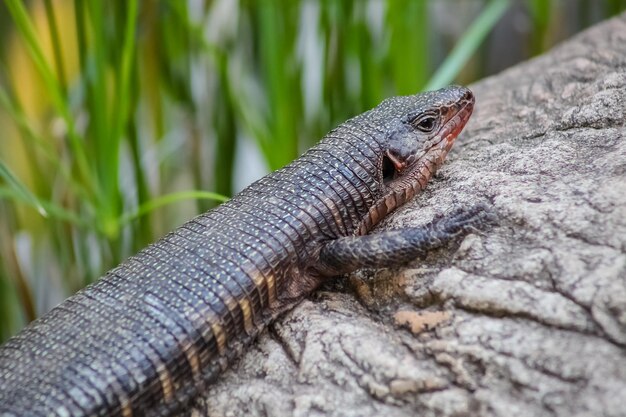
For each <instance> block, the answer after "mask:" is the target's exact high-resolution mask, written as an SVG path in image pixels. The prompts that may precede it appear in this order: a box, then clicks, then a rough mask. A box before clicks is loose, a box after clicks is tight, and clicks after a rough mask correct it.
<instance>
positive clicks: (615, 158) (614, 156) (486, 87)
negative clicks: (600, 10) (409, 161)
mask: <svg viewBox="0 0 626 417" xmlns="http://www.w3.org/2000/svg"><path fill="white" fill-rule="evenodd" d="M472 89H473V90H474V92H475V94H476V98H477V107H476V110H475V114H474V116H473V118H472V119H471V121H470V123H469V125H468V127H467V129H466V131H465V132H464V134H463V135H462V137H461V139H460V140H459V141H458V143H457V144H456V145H455V148H454V149H453V152H452V153H451V154H450V156H449V157H448V162H447V163H446V164H445V165H444V167H443V168H442V169H441V171H440V173H439V174H438V176H437V178H435V179H434V180H432V181H431V184H430V186H429V187H428V189H427V190H426V191H425V192H424V193H422V194H421V195H420V196H418V197H417V198H416V199H415V200H414V201H412V202H411V203H410V204H408V205H407V206H406V207H404V208H402V209H401V210H399V211H398V212H397V213H395V214H394V215H393V216H391V217H390V218H389V219H388V220H386V221H385V222H384V223H383V224H382V225H381V226H380V227H379V229H392V228H400V227H404V226H409V225H418V224H422V223H425V222H427V221H429V220H430V219H432V218H433V216H434V215H435V214H441V213H446V212H451V211H453V210H454V209H455V208H458V207H463V206H467V207H471V206H474V205H476V204H480V203H486V204H488V205H490V206H491V207H493V210H494V211H495V212H496V214H497V217H498V219H499V221H498V224H497V225H496V226H494V227H491V228H489V229H487V230H485V231H482V232H476V233H472V234H470V235H468V236H466V237H465V238H464V239H462V241H460V242H459V241H457V242H455V243H454V244H451V245H449V246H447V247H445V248H442V249H440V250H437V251H434V252H432V253H430V254H428V256H426V258H425V259H419V260H416V261H415V262H414V263H412V264H411V265H408V266H407V267H406V268H404V269H402V270H394V271H388V270H387V271H384V270H383V271H360V272H358V273H356V274H354V275H353V276H352V277H350V279H349V280H348V281H346V280H342V281H341V282H339V283H337V284H335V285H334V286H333V285H330V286H328V287H326V288H325V289H323V290H321V291H319V292H317V293H316V294H315V295H314V296H312V297H311V298H310V299H309V300H307V301H305V302H303V303H302V304H301V305H300V306H298V307H297V308H296V309H295V310H293V311H292V312H290V313H288V314H287V315H286V316H284V317H283V318H282V319H281V320H279V321H278V322H276V323H275V324H273V325H272V326H271V327H270V328H269V329H268V331H266V332H264V333H263V334H262V336H261V337H260V338H259V340H258V341H257V342H256V343H255V344H254V345H253V346H252V347H251V349H250V350H249V351H248V353H246V354H245V355H244V356H243V357H242V358H241V360H240V361H239V362H238V363H236V364H235V366H233V368H232V369H231V370H229V371H228V372H226V373H225V374H224V375H223V377H222V379H221V380H220V382H219V383H217V384H216V385H215V386H213V387H212V389H211V390H210V391H209V392H208V393H207V394H206V396H205V398H204V399H203V400H201V401H200V402H199V405H198V414H200V415H209V416H240V415H247V416H268V415H269V416H364V415H371V416H374V415H385V416H415V415H421V416H453V415H485V416H537V415H557V416H586V415H604V416H624V415H626V402H625V401H626V400H625V399H626V138H625V136H626V127H625V120H626V15H622V16H621V17H619V18H616V19H613V20H609V21H607V22H604V23H603V24H601V25H598V26H596V27H594V28H592V29H590V30H588V31H586V32H584V33H583V34H581V35H579V36H577V37H575V38H573V39H572V40H570V41H568V42H566V43H565V44H563V45H562V46H560V47H557V48H556V49H554V50H553V51H551V52H550V53H548V54H546V55H544V56H541V57H539V58H536V59H534V60H531V61H529V62H526V63H523V64H521V65H518V66H516V67H514V68H512V69H510V70H507V71H505V72H503V73H502V74H499V75H497V76H494V77H490V78H488V79H485V80H483V81H481V82H479V83H477V84H475V85H474V86H472ZM346 282H349V283H350V285H345V283H346ZM398 314H400V316H399V317H400V318H398ZM433 314H434V315H433ZM425 318H426V319H425ZM444 318H445V319H444ZM412 320H413V321H412ZM416 320H417V321H416ZM420 320H422V321H423V320H430V321H432V323H430V324H429V323H426V325H424V327H423V328H422V327H421V325H420V323H421V322H420ZM413 325H415V326H417V327H416V328H415V329H416V331H413V332H411V328H412V326H413ZM200 410H203V411H200ZM207 410H208V411H207Z"/></svg>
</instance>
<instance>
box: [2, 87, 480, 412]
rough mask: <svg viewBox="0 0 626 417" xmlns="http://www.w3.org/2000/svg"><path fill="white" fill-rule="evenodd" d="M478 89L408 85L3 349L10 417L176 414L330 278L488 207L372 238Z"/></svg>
mask: <svg viewBox="0 0 626 417" xmlns="http://www.w3.org/2000/svg"><path fill="white" fill-rule="evenodd" d="M473 104H474V98H473V96H472V93H471V92H470V91H469V90H468V89H466V88H463V87H449V88H446V89H442V90H438V91H435V92H429V93H424V94H419V95H414V96H407V97H395V98H390V99H387V100H385V101H384V102H382V103H381V104H380V105H379V106H378V107H376V108H374V109H372V110H370V111H368V112H366V113H363V114H362V115H359V116H357V117H355V118H353V119H351V120H349V121H347V122H345V123H344V124H342V125H340V126H339V127H337V128H336V129H334V130H332V131H331V132H330V133H328V134H327V135H326V136H325V137H324V139H323V140H322V141H321V142H320V143H319V144H318V145H317V146H315V147H314V148H312V149H311V150H309V151H308V152H306V153H305V154H304V155H303V156H301V157H300V158H298V159H297V160H295V161H294V162H293V163H291V164H289V165H287V166H286V167H284V168H282V169H280V170H278V171H276V172H274V173H272V174H270V175H268V176H266V177H264V178H262V179H260V180H259V181H257V182H255V183H254V184H252V185H251V186H250V187H248V188H246V189H245V190H244V191H242V192H241V193H240V194H238V195H237V196H235V197H234V198H233V199H232V200H230V201H228V202H227V203H225V204H223V205H221V206H219V207H217V208H216V209H214V210H212V211H209V212H207V213H205V214H203V215H201V216H199V217H196V218H195V219H193V220H191V221H189V222H187V223H185V224H184V225H183V226H181V227H180V228H178V229H176V230H175V231H173V232H171V233H170V234H168V235H167V236H165V237H163V238H162V239H161V240H159V241H158V242H156V243H154V244H152V245H150V246H149V247H147V248H146V249H144V250H142V251H141V252H139V253H138V254H137V255H136V256H134V257H131V258H130V259H128V260H127V261H126V262H124V263H123V264H122V265H120V266H118V267H117V268H115V269H113V270H111V271H109V272H108V273H107V274H105V275H104V276H103V277H102V278H101V279H100V280H98V281H97V282H96V283H95V284H93V285H91V286H89V287H87V288H85V289H84V290H82V291H80V292H79V293H77V294H76V295H74V296H72V297H70V298H69V299H67V300H66V301H64V302H63V303H62V304H60V305H59V306H58V307H56V308H55V309H53V310H52V311H51V312H50V313H48V314H47V315H45V316H44V317H42V318H40V319H39V320H36V321H35V322H33V323H32V324H30V325H29V326H28V327H27V328H25V329H24V330H23V331H22V332H21V333H19V334H18V335H17V336H15V337H13V338H12V339H10V340H9V341H8V342H7V343H6V344H4V345H3V346H2V347H1V348H0V417H8V416H50V415H54V416H92V415H98V416H105V415H106V416H125V417H128V416H168V415H177V414H178V413H180V412H181V411H182V410H184V409H186V408H188V407H189V405H190V403H191V401H192V400H193V398H194V397H195V396H196V395H197V394H198V393H199V392H201V391H202V390H204V389H205V387H206V386H207V385H208V384H210V383H212V382H213V381H214V380H215V379H216V378H217V376H218V375H219V373H220V372H221V371H222V370H223V369H225V367H226V366H227V365H228V363H229V362H230V361H232V359H233V358H235V357H236V356H237V355H238V354H239V353H240V352H241V350H242V349H243V348H244V347H245V346H246V345H247V344H248V343H250V342H251V341H252V340H253V339H254V338H255V337H256V335H257V334H258V333H259V332H260V331H261V330H262V329H263V328H264V327H265V326H266V325H267V324H268V323H269V322H270V321H271V320H273V319H274V318H275V317H276V316H277V315H279V314H280V313H282V312H283V311H285V310H287V309H289V308H290V307H292V306H293V305H295V304H296V303H297V302H299V301H300V300H302V298H303V297H305V296H306V295H307V294H309V293H310V292H311V291H313V290H314V289H315V288H316V287H317V286H319V284H320V283H321V282H323V281H324V280H325V279H328V278H329V277H332V276H336V275H339V274H342V273H345V272H349V271H352V270H355V269H357V268H359V267H363V266H370V267H372V266H373V267H378V266H393V265H398V264H400V263H403V262H406V261H409V260H411V259H413V258H415V256H417V255H418V254H420V253H422V252H423V251H424V250H427V249H428V248H430V247H434V246H437V245H438V244H440V243H441V242H443V241H445V240H447V239H449V238H450V237H451V236H453V235H455V234H458V233H460V232H462V231H463V230H464V229H465V228H467V226H468V225H470V224H471V223H472V222H473V221H474V220H475V219H476V218H477V217H479V216H477V214H478V212H475V211H470V212H468V213H457V214H455V215H454V216H452V217H451V218H450V219H448V220H446V219H440V220H438V221H437V222H435V223H433V224H432V225H430V226H427V227H425V228H419V229H406V230H401V231H392V232H385V233H382V234H377V235H367V233H368V232H369V231H370V230H371V228H372V227H373V226H374V225H376V223H378V222H379V221H380V220H381V219H382V218H384V217H385V216H386V215H388V214H389V213H391V212H392V211H393V210H395V209H396V208H397V207H398V206H400V205H402V204H404V203H405V202H406V201H408V200H409V199H410V198H412V197H413V196H414V195H415V194H417V193H418V192H419V191H420V190H422V189H423V188H424V187H425V186H426V183H427V181H428V179H429V178H430V177H431V175H432V174H433V173H434V172H435V171H436V169H437V168H438V167H439V166H440V165H441V163H442V162H443V160H444V158H445V157H446V155H447V153H448V151H449V150H450V147H451V146H452V143H453V142H454V139H455V138H456V136H457V135H458V133H459V132H460V131H461V129H462V128H463V126H464V125H465V123H466V121H467V119H468V118H469V116H470V114H471V112H472V108H473Z"/></svg>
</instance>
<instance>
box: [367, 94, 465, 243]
mask: <svg viewBox="0 0 626 417" xmlns="http://www.w3.org/2000/svg"><path fill="white" fill-rule="evenodd" d="M473 109H474V99H473V97H471V99H468V100H467V101H465V102H464V103H462V104H460V105H459V106H458V109H457V111H456V112H455V113H454V114H453V115H452V116H451V117H450V118H449V119H448V120H447V121H446V123H445V124H444V125H443V126H442V127H441V129H440V131H439V132H438V134H437V135H436V136H435V137H434V138H433V140H432V141H431V143H430V144H429V145H430V146H429V147H428V148H427V149H426V150H425V151H423V152H422V153H421V154H420V155H419V156H417V157H416V158H415V159H414V160H413V161H410V162H409V161H407V162H408V163H407V162H404V163H401V162H399V161H396V160H395V159H393V158H391V157H390V156H389V155H387V157H388V158H390V159H391V161H392V163H393V164H394V166H395V167H396V169H397V168H401V170H402V171H405V172H403V175H402V178H401V179H400V178H399V179H397V180H395V181H394V182H393V183H392V184H389V187H388V190H387V192H385V194H384V195H383V196H382V197H381V198H380V199H378V201H376V202H375V203H374V204H373V205H372V207H371V208H370V210H369V212H368V213H367V215H365V217H364V218H363V220H362V221H361V223H360V224H359V226H357V228H356V230H355V235H366V234H367V233H368V232H369V231H370V230H371V229H372V228H373V227H374V226H376V224H378V223H379V222H380V221H381V220H382V219H383V218H385V216H387V215H388V214H389V213H391V212H392V211H394V210H396V209H397V208H398V207H400V206H402V205H403V204H404V203H406V202H407V201H409V200H410V199H411V198H413V197H414V196H415V195H416V194H418V193H419V192H420V191H422V190H423V189H424V188H425V187H426V184H427V183H428V180H429V179H430V178H431V177H432V176H433V174H434V173H435V172H436V171H437V169H438V168H439V167H440V166H441V165H442V164H443V161H444V160H445V158H446V156H447V155H448V152H449V151H450V149H451V148H452V145H453V144H454V142H455V140H456V138H457V137H458V135H459V134H460V133H461V131H462V130H463V128H464V127H465V124H466V123H467V121H468V120H469V118H470V116H471V115H472V111H473ZM412 159H413V158H412Z"/></svg>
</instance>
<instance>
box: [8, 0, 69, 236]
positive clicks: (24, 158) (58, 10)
mask: <svg viewBox="0 0 626 417" xmlns="http://www.w3.org/2000/svg"><path fill="white" fill-rule="evenodd" d="M53 8H54V9H53V13H54V17H55V21H56V26H57V27H56V29H57V33H58V37H59V42H60V45H61V48H60V49H61V50H60V53H61V59H62V63H63V71H64V74H63V75H62V76H60V75H61V74H59V67H58V65H57V62H56V60H55V55H54V50H53V42H52V35H51V28H50V25H49V24H48V17H47V15H46V9H45V3H44V2H43V1H35V2H31V3H30V9H29V15H30V17H31V19H32V23H33V25H34V28H35V31H36V35H37V37H38V43H39V45H40V47H41V50H42V52H43V55H44V57H45V60H46V62H47V64H48V66H49V67H50V68H51V70H52V73H53V74H54V76H55V78H56V79H57V80H60V79H65V80H68V81H69V82H70V83H71V80H73V79H75V76H76V74H77V72H78V70H79V60H78V54H77V51H78V49H77V41H76V40H77V37H76V20H75V16H74V7H73V2H72V1H71V0H55V1H54V2H53ZM7 45H8V47H7V59H6V70H7V82H8V84H9V85H10V86H12V90H13V91H11V94H13V96H14V97H15V101H16V103H17V104H18V106H20V107H21V111H22V112H23V116H24V120H25V121H27V123H28V124H29V125H30V127H31V128H32V129H33V130H34V131H35V132H36V133H37V136H38V137H40V138H42V139H44V140H46V141H50V145H51V146H50V148H51V149H55V150H56V149H58V146H55V144H54V143H52V140H53V138H54V136H55V135H54V134H53V132H54V131H55V124H56V126H57V129H56V130H57V131H58V126H59V124H60V119H59V118H58V117H57V116H55V112H53V111H52V105H53V103H52V101H51V99H50V95H49V94H48V93H47V90H46V87H45V84H44V80H43V78H42V77H41V75H40V73H39V71H38V69H37V66H36V65H35V63H34V62H33V59H32V58H31V56H30V54H29V51H28V46H27V44H26V43H25V42H24V40H23V38H22V36H21V34H20V33H19V32H18V31H17V28H15V27H13V30H12V32H11V33H10V35H9V39H8V41H7ZM2 87H3V88H7V87H8V86H2ZM0 120H1V124H0V137H2V141H0V154H2V155H6V156H9V157H8V158H4V162H5V163H6V164H7V165H9V166H10V168H11V169H12V170H13V172H14V173H15V174H16V176H17V177H18V178H20V179H21V181H23V182H24V183H25V185H26V186H27V187H29V188H30V189H33V190H34V189H37V184H36V182H37V181H40V180H41V177H39V176H38V175H37V172H38V171H37V170H35V169H33V168H34V167H33V166H32V165H33V163H34V162H35V161H40V162H41V161H42V160H41V158H39V159H36V158H34V156H33V155H32V154H30V153H32V152H33V146H32V144H28V143H27V141H26V140H25V137H24V135H23V134H22V133H21V132H20V129H19V128H18V126H17V124H16V123H15V120H13V119H12V118H11V117H10V116H9V115H8V114H7V113H6V111H5V110H4V109H2V110H0ZM39 168H41V169H42V170H43V171H44V172H46V170H47V169H49V167H46V166H41V167H39ZM23 207H25V206H23ZM17 214H18V216H19V217H20V223H21V224H24V225H29V226H30V229H31V230H32V229H34V228H35V227H33V226H35V224H37V223H39V222H40V221H41V220H42V219H41V217H40V216H39V215H33V212H32V211H31V210H30V209H26V210H21V211H20V212H18V213H17Z"/></svg>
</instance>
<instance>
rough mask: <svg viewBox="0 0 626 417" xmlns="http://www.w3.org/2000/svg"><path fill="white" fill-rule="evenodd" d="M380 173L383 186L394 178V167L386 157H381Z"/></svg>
mask: <svg viewBox="0 0 626 417" xmlns="http://www.w3.org/2000/svg"><path fill="white" fill-rule="evenodd" d="M382 171H383V172H382V174H383V175H382V177H383V184H388V183H389V182H391V181H392V180H393V178H394V177H395V174H396V167H395V166H394V164H393V162H392V161H391V159H390V158H389V157H388V156H387V155H385V156H383V167H382Z"/></svg>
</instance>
